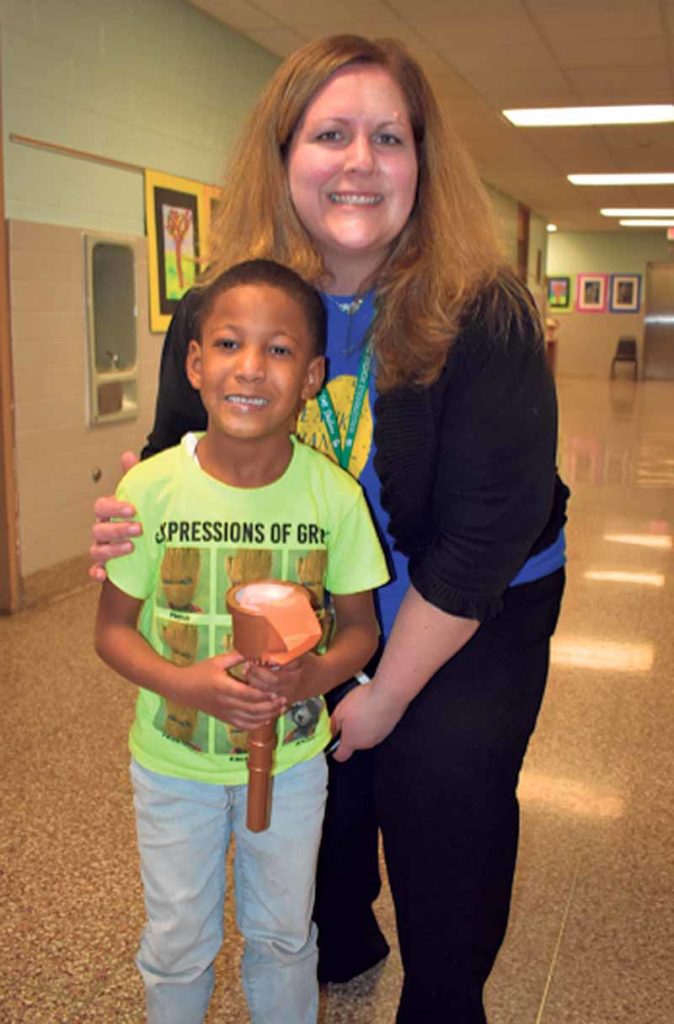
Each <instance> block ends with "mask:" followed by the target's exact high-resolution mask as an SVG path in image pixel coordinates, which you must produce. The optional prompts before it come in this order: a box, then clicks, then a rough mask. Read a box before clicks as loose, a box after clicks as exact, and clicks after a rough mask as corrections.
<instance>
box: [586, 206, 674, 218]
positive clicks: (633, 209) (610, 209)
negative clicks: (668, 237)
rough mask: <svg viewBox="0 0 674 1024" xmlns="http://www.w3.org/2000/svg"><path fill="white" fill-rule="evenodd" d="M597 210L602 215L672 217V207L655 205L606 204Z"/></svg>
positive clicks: (673, 209)
mask: <svg viewBox="0 0 674 1024" xmlns="http://www.w3.org/2000/svg"><path fill="white" fill-rule="evenodd" d="M599 212H600V214H601V215H602V217H674V208H670V209H667V207H660V208H658V207H657V206H652V207H646V206H642V207H641V208H639V207H638V206H624V207H623V206H617V207H616V206H606V207H604V209H603V210H600V211H599Z"/></svg>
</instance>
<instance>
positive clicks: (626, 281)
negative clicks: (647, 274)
mask: <svg viewBox="0 0 674 1024" xmlns="http://www.w3.org/2000/svg"><path fill="white" fill-rule="evenodd" d="M640 304H641V274H611V287H610V289H609V309H610V310H611V312H612V313H638V312H639V306H640Z"/></svg>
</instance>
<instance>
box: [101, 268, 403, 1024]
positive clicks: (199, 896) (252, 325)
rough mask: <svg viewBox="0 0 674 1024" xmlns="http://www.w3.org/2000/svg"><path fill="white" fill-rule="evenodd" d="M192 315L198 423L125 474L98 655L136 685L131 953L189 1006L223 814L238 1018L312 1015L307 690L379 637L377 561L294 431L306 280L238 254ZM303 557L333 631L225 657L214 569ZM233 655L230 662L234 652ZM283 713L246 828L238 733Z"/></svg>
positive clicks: (235, 570) (328, 465) (295, 1019)
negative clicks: (253, 828) (203, 425)
mask: <svg viewBox="0 0 674 1024" xmlns="http://www.w3.org/2000/svg"><path fill="white" fill-rule="evenodd" d="M196 333H197V337H196V338H195V339H194V340H193V341H191V342H190V345H189V351H188V356H187V373H188V376H189V379H190V383H191V384H192V386H193V387H194V388H197V389H198V390H199V392H200V394H201V398H202V401H203V404H204V406H205V408H206V411H207V414H208V427H207V430H206V433H205V434H204V435H203V436H199V437H197V436H195V435H189V434H188V435H186V436H185V437H184V438H183V441H182V443H181V445H179V446H178V447H176V448H172V449H169V450H168V451H165V452H162V453H161V454H159V455H156V456H154V457H153V458H151V459H149V460H146V461H145V462H143V463H141V464H140V465H138V466H136V467H134V468H133V469H132V470H131V471H130V472H129V473H128V474H127V475H126V476H125V478H124V480H123V481H122V483H121V485H120V488H119V495H120V496H121V497H123V498H124V499H125V500H129V501H131V502H133V504H134V505H135V507H136V509H137V510H138V513H139V516H140V519H141V521H142V522H143V525H144V532H143V536H142V537H141V538H140V541H139V543H137V544H136V547H135V551H134V552H133V554H131V555H128V556H126V557H124V558H120V559H116V560H115V561H114V562H111V563H110V564H109V566H108V570H109V580H108V581H107V582H106V583H105V585H104V587H103V591H102V594H101V599H100V605H99V610H98V619H97V623H96V649H97V651H98V653H99V655H100V656H101V657H102V658H103V660H104V661H106V662H107V663H108V664H109V665H111V666H112V667H113V668H114V669H116V670H117V671H118V672H119V673H120V674H121V675H123V676H125V677H126V678H127V679H129V680H130V681H131V682H133V683H136V684H137V685H138V686H139V687H141V689H140V692H139V696H138V702H137V708H136V718H135V721H134V724H133V726H132V729H131V734H130V748H131V753H132V756H133V759H132V766H131V774H132V780H133V785H134V791H135V807H136V816H137V826H138V841H139V847H140V858H141V871H142V877H143V883H144V887H145V903H146V909H147V916H148V922H147V926H146V929H145V932H144V934H143V938H142V941H141V946H140V950H139V953H138V957H137V962H138V965H139V968H140V971H141V973H142V975H143V980H144V983H145V990H146V1000H147V1011H148V1020H149V1022H150V1024H198V1022H200V1021H202V1020H203V1018H204V1015H205V1013H206V1008H207V1006H208V1002H209V999H210V995H211V991H212V987H213V961H214V959H215V956H216V953H217V951H218V949H219V947H220V945H221V942H222V931H223V921H222V918H223V901H224V895H225V855H226V850H227V846H228V844H229V841H230V838H231V837H232V835H234V836H235V837H236V856H235V883H236V901H237V920H238V924H239V927H240V929H241V931H242V933H243V935H244V938H245V951H244V956H243V984H244V988H245V991H246V996H247V999H248V1005H249V1008H250V1014H251V1020H252V1022H253V1024H279V1022H280V1021H283V1022H288V1024H290V1022H292V1024H315V1021H316V1014H317V1003H318V990H317V982H316V957H317V954H316V935H315V927H314V926H313V925H312V923H311V911H312V903H313V884H314V872H315V866H316V857H317V852H318V845H319V840H320V833H321V824H322V818H323V809H324V804H325V793H326V766H325V758H324V756H323V754H322V751H323V748H324V747H325V745H326V743H327V742H328V740H329V723H328V718H327V713H326V710H325V706H324V701H323V700H322V699H319V700H317V699H316V698H320V695H321V694H323V693H326V692H327V691H328V690H330V689H331V688H332V687H333V686H335V685H337V684H338V683H340V682H342V681H344V680H345V679H347V678H349V677H350V676H352V675H353V674H354V673H355V672H357V671H358V670H359V669H360V668H361V667H362V666H363V665H364V664H365V663H366V662H367V661H368V660H369V658H370V657H371V656H372V654H373V653H374V650H375V648H376V645H377V636H378V627H377V623H376V618H375V613H374V608H373V601H372V595H371V590H372V589H373V588H374V587H378V586H380V585H381V584H383V583H385V582H386V580H387V579H388V573H387V570H386V565H385V561H384V557H383V554H382V552H381V549H380V546H379V542H378V540H377V536H376V533H375V530H374V527H373V525H372V523H371V520H370V517H369V513H368V510H367V506H366V503H365V500H364V498H363V495H362V493H361V491H360V488H359V486H358V484H356V483H355V482H354V481H353V479H352V478H351V477H349V476H348V475H347V474H346V473H345V472H343V471H342V470H341V469H339V468H337V467H336V466H335V464H334V463H333V462H331V461H330V460H329V459H328V458H326V457H325V456H324V455H321V454H319V453H317V452H315V451H313V450H312V449H311V448H309V447H307V446H305V445H303V444H301V443H299V442H298V441H297V440H296V439H295V438H294V437H293V436H291V431H292V430H293V429H294V423H295V419H296V416H297V413H298V410H299V408H300V406H301V404H302V402H304V401H305V400H307V399H308V398H311V397H313V396H314V395H315V394H316V393H317V391H318V390H319V388H320V386H321V383H322V380H323V373H324V357H323V352H324V346H325V312H324V308H323V304H322V302H321V299H320V296H319V295H318V293H317V292H316V291H315V290H314V289H313V288H311V287H310V286H309V285H307V284H306V283H305V282H304V281H303V280H302V279H301V278H299V277H298V276H297V275H296V274H295V273H294V272H292V271H290V270H288V269H286V268H285V267H281V266H279V265H278V264H275V263H271V262H268V261H264V260H253V261H250V262H248V263H243V264H240V265H238V266H236V267H233V268H232V269H230V270H228V271H226V272H225V273H224V274H222V275H221V276H220V277H219V278H218V279H217V280H216V281H214V282H213V283H212V284H211V285H210V286H209V287H208V288H206V289H205V291H204V292H203V298H202V302H201V305H200V312H199V315H198V324H197V331H196ZM308 567H310V568H311V572H310V573H309V575H310V576H311V577H312V587H311V590H312V592H313V594H314V595H316V594H317V593H319V594H322V593H323V588H325V589H326V590H327V591H329V593H330V594H331V595H332V604H333V608H334V613H335V616H336V629H335V633H334V638H333V640H332V643H331V645H330V647H329V649H328V650H327V651H326V652H325V653H324V654H322V655H319V654H316V653H314V652H310V653H308V654H305V655H303V656H302V657H301V658H298V659H296V660H295V661H293V662H291V663H290V664H289V665H287V666H285V667H284V668H282V669H279V670H277V671H272V670H271V669H270V668H269V667H266V666H260V665H252V664H246V663H244V664H243V665H240V663H241V662H242V659H241V658H240V656H239V655H238V654H236V652H234V651H232V650H231V639H230V619H229V616H228V615H227V610H226V607H225V594H226V592H227V590H228V588H229V587H230V586H231V585H233V584H234V583H239V582H244V581H246V582H248V581H250V580H253V579H260V578H262V577H273V578H275V579H279V580H293V581H295V582H300V583H301V582H303V579H305V578H306V575H307V572H308ZM320 567H322V578H320V579H317V578H316V576H317V568H320ZM319 575H320V574H319ZM227 652H229V653H227ZM236 664H239V665H240V671H243V672H244V674H245V679H246V681H245V682H240V681H238V680H237V679H235V678H233V677H232V676H231V675H230V674H229V672H228V669H230V668H232V667H233V666H234V665H236ZM277 714H280V715H281V717H280V719H279V722H278V726H277V737H278V740H277V746H276V750H275V755H274V782H273V800H272V814H271V824H270V827H269V829H268V830H267V831H264V832H260V833H253V832H250V831H249V830H248V829H247V828H246V826H245V813H246V789H247V787H246V778H247V770H246V759H247V754H246V736H245V733H246V732H247V731H248V730H251V729H254V728H255V727H256V726H258V725H261V724H263V723H265V722H267V721H269V720H271V719H272V718H274V717H275V716H276V715H277Z"/></svg>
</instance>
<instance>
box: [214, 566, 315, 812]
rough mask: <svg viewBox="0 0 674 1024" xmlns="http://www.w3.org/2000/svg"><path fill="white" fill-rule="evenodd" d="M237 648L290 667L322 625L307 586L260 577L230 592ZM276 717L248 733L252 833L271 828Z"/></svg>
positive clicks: (254, 657) (252, 657) (252, 656)
mask: <svg viewBox="0 0 674 1024" xmlns="http://www.w3.org/2000/svg"><path fill="white" fill-rule="evenodd" d="M226 602H227V610H228V612H229V613H230V615H231V616H232V633H233V641H234V647H235V648H236V650H237V651H238V652H239V654H241V655H243V657H244V658H247V659H248V660H249V661H261V662H270V663H272V664H276V665H285V664H286V663H287V662H289V661H292V660H293V658H299V656H300V655H301V654H305V653H306V652H307V651H310V650H311V648H312V647H315V646H316V644H317V643H318V641H319V639H320V637H321V627H320V625H319V622H318V619H317V618H316V614H315V612H314V610H313V608H312V607H311V600H310V596H309V594H308V592H307V590H306V589H305V588H304V587H302V586H300V585H299V584H297V583H281V582H279V581H278V580H258V581H256V582H254V583H244V584H237V585H236V586H234V587H231V588H230V589H229V590H228V591H227V595H226ZM275 746H276V719H274V721H273V722H269V724H268V725H261V726H259V727H258V728H257V729H253V730H252V732H250V733H249V736H248V813H247V818H246V825H247V826H248V828H249V829H250V830H251V832H263V831H264V830H265V829H266V828H268V827H269V815H270V811H271V768H272V759H273V755H274V748H275Z"/></svg>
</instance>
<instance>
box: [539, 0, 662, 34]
mask: <svg viewBox="0 0 674 1024" xmlns="http://www.w3.org/2000/svg"><path fill="white" fill-rule="evenodd" d="M531 9H532V11H533V12H534V15H533V16H534V18H535V20H536V22H537V24H538V26H539V27H540V28H541V30H542V31H544V32H545V34H546V35H547V37H548V39H549V40H550V42H551V43H553V42H554V41H555V40H570V39H579V40H583V39H604V40H612V39H643V38H648V37H652V36H658V35H660V34H661V32H662V22H661V20H660V13H659V10H658V4H657V2H656V0H633V2H632V3H630V4H627V5H625V6H623V5H621V4H614V3H613V2H611V3H606V4H598V3H597V2H596V0H589V2H588V3H585V4H582V5H580V4H579V6H578V7H573V8H570V7H569V6H568V4H566V3H565V4H563V5H559V6H557V5H556V6H555V7H547V6H546V5H544V4H540V5H539V3H538V0H535V2H534V3H533V4H532V6H531Z"/></svg>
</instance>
